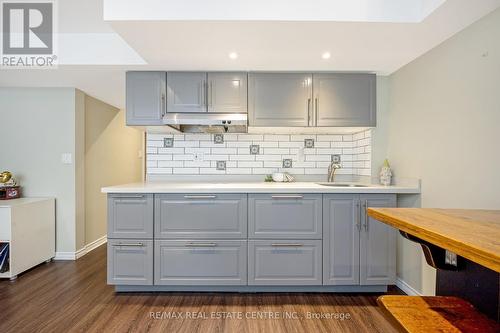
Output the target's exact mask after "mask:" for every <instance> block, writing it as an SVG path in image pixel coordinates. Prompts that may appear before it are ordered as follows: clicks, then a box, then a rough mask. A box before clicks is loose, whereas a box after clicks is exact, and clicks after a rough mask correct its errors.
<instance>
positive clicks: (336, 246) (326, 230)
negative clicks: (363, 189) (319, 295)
mask: <svg viewBox="0 0 500 333" xmlns="http://www.w3.org/2000/svg"><path fill="white" fill-rule="evenodd" d="M360 214H361V212H360V202H359V195H357V194H325V195H324V199H323V267H324V268H323V284H325V285H357V284H359V231H360V223H361V221H360Z"/></svg>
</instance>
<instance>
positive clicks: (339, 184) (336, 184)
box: [316, 183, 369, 187]
mask: <svg viewBox="0 0 500 333" xmlns="http://www.w3.org/2000/svg"><path fill="white" fill-rule="evenodd" d="M316 184H318V185H321V186H331V187H369V185H362V184H347V183H316Z"/></svg>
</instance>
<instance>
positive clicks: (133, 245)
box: [113, 243, 144, 247]
mask: <svg viewBox="0 0 500 333" xmlns="http://www.w3.org/2000/svg"><path fill="white" fill-rule="evenodd" d="M113 246H130V247H142V246H144V243H116V244H113Z"/></svg>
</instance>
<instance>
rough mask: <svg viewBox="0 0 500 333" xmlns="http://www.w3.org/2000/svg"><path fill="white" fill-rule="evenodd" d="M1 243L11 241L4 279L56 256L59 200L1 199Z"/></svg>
mask: <svg viewBox="0 0 500 333" xmlns="http://www.w3.org/2000/svg"><path fill="white" fill-rule="evenodd" d="M0 243H9V247H10V248H9V265H10V268H9V270H8V271H7V272H4V273H0V278H9V279H15V278H17V275H18V274H20V273H22V272H24V271H26V270H28V269H30V268H32V267H34V266H36V265H38V264H41V263H43V262H45V261H49V260H51V259H52V258H54V256H55V199H54V198H21V199H13V200H5V201H0Z"/></svg>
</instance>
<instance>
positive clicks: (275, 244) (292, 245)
mask: <svg viewBox="0 0 500 333" xmlns="http://www.w3.org/2000/svg"><path fill="white" fill-rule="evenodd" d="M271 246H274V247H299V246H304V244H300V243H273V244H271Z"/></svg>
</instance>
